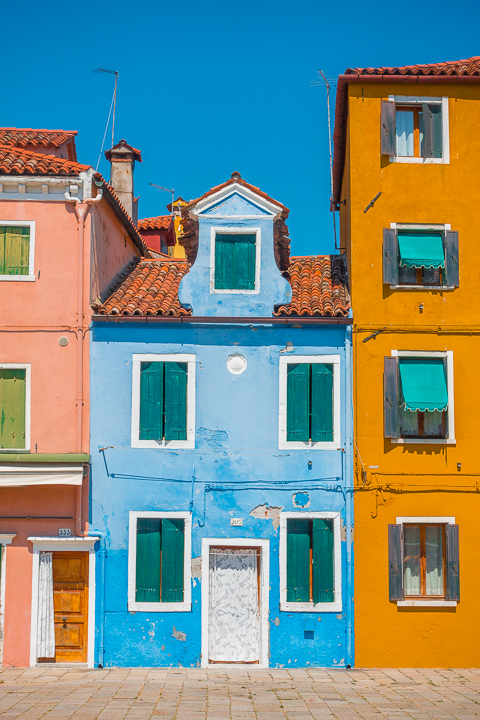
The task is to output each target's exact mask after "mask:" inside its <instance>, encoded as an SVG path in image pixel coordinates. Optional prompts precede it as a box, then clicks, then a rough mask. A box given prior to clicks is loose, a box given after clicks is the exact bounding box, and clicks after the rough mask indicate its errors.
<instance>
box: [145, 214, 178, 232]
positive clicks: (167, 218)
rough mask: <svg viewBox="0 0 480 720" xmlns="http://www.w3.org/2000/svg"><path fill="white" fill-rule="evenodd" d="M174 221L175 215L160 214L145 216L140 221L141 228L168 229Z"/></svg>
mask: <svg viewBox="0 0 480 720" xmlns="http://www.w3.org/2000/svg"><path fill="white" fill-rule="evenodd" d="M173 221H174V217H173V215H159V216H158V217H152V218H144V219H143V220H139V221H138V229H139V230H140V231H141V230H168V229H169V227H170V225H171V224H172V222H173Z"/></svg>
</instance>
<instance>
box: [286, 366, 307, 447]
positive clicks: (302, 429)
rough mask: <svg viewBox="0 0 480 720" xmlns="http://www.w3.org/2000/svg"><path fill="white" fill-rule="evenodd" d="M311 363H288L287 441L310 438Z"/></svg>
mask: <svg viewBox="0 0 480 720" xmlns="http://www.w3.org/2000/svg"><path fill="white" fill-rule="evenodd" d="M309 420H310V365H309V364H308V363H298V364H294V363H289V364H288V365H287V441H290V440H291V441H294V440H296V441H303V442H308V441H309V440H310V422H309Z"/></svg>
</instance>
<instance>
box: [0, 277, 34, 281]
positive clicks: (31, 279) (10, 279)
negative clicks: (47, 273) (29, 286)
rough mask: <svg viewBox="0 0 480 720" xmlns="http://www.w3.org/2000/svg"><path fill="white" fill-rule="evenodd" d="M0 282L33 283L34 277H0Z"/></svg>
mask: <svg viewBox="0 0 480 720" xmlns="http://www.w3.org/2000/svg"><path fill="white" fill-rule="evenodd" d="M0 281H6V282H34V281H35V275H0Z"/></svg>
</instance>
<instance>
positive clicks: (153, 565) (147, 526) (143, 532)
mask: <svg viewBox="0 0 480 720" xmlns="http://www.w3.org/2000/svg"><path fill="white" fill-rule="evenodd" d="M160 523H161V520H160V519H159V518H138V520H137V574H136V592H135V598H136V601H137V602H160V549H161V536H160Z"/></svg>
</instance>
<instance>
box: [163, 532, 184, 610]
mask: <svg viewBox="0 0 480 720" xmlns="http://www.w3.org/2000/svg"><path fill="white" fill-rule="evenodd" d="M184 548H185V521H184V520H180V519H176V518H175V519H172V520H170V519H169V518H162V602H183V565H184Z"/></svg>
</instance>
